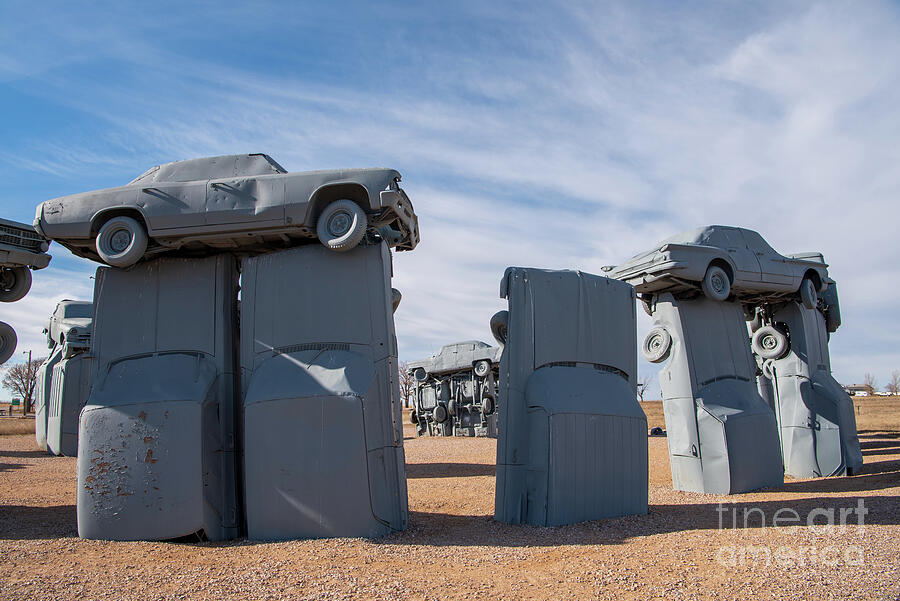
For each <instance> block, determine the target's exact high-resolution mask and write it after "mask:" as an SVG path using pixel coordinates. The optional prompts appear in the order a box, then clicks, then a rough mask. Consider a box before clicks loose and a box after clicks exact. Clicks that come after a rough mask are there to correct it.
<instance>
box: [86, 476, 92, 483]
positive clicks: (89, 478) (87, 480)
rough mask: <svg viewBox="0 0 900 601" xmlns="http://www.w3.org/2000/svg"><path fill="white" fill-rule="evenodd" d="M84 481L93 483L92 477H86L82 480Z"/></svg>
mask: <svg viewBox="0 0 900 601" xmlns="http://www.w3.org/2000/svg"><path fill="white" fill-rule="evenodd" d="M84 481H85V482H93V481H94V477H93V476H88V477H87V478H85V479H84Z"/></svg>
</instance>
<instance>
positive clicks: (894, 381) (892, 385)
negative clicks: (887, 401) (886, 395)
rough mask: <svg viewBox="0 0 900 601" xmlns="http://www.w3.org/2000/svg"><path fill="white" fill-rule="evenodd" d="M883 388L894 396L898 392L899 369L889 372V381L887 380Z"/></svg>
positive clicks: (899, 391)
mask: <svg viewBox="0 0 900 601" xmlns="http://www.w3.org/2000/svg"><path fill="white" fill-rule="evenodd" d="M884 389H885V390H886V391H887V392H890V393H891V394H892V395H894V396H896V395H897V394H900V371H897V370H894V371H892V372H891V381H890V382H888V385H887V386H885V387H884Z"/></svg>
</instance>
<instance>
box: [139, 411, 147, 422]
mask: <svg viewBox="0 0 900 601" xmlns="http://www.w3.org/2000/svg"><path fill="white" fill-rule="evenodd" d="M138 417H139V418H141V420H143V421H147V414H146V413H144V412H143V411H141V412H140V413H138Z"/></svg>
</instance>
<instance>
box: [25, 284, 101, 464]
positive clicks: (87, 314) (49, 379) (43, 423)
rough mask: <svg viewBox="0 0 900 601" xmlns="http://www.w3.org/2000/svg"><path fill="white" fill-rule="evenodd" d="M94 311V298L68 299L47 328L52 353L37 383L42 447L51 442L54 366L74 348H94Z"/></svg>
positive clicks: (36, 431)
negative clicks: (50, 426) (92, 338)
mask: <svg viewBox="0 0 900 601" xmlns="http://www.w3.org/2000/svg"><path fill="white" fill-rule="evenodd" d="M93 313H94V304H93V303H92V302H91V301H77V300H69V299H65V300H62V301H60V302H59V303H57V305H56V309H54V310H53V314H52V315H51V316H50V319H49V320H48V322H47V326H46V327H45V328H44V334H46V335H47V346H48V347H49V348H50V356H49V357H47V359H45V360H44V362H43V363H42V364H41V366H40V367H39V368H38V370H37V377H36V383H35V387H34V436H35V440H36V442H37V445H38V446H39V447H40V448H42V449H43V448H46V446H47V421H48V416H49V411H50V409H51V407H50V402H51V395H52V393H53V373H54V371H53V368H54V367H55V366H56V365H57V364H58V363H60V362H61V361H63V360H64V359H67V358H70V357H71V356H72V355H74V354H75V353H73V351H74V350H76V349H77V350H78V351H79V352H81V351H85V350H87V349H89V348H90V339H91V330H92V325H93ZM67 343H68V344H67ZM63 373H65V372H63ZM76 428H77V420H76Z"/></svg>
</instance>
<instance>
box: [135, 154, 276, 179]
mask: <svg viewBox="0 0 900 601" xmlns="http://www.w3.org/2000/svg"><path fill="white" fill-rule="evenodd" d="M276 173H287V170H286V169H285V168H284V167H282V166H281V165H279V164H278V163H277V162H275V160H274V159H273V158H272V157H270V156H269V155H267V154H262V153H254V154H227V155H222V156H215V157H201V158H199V159H187V160H184V161H173V162H171V163H163V164H162V165H157V166H155V167H152V168H150V169H148V170H147V171H145V172H144V173H142V174H141V175H139V176H138V177H136V178H135V179H133V180H132V181H130V182H129V183H128V185H129V186H132V185H137V184H141V185H145V184H151V183H158V182H192V181H198V180H208V179H220V178H226V177H241V176H253V175H271V174H276Z"/></svg>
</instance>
